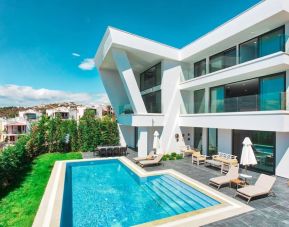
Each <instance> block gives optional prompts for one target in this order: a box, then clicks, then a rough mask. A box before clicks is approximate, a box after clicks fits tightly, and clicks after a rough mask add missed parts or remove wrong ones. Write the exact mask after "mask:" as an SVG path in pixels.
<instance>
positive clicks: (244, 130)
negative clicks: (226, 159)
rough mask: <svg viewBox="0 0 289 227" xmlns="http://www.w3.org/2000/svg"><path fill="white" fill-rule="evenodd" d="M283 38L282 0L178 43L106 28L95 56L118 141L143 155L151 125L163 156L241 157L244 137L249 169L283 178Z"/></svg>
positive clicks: (287, 73) (288, 116)
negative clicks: (189, 150) (195, 152)
mask: <svg viewBox="0 0 289 227" xmlns="http://www.w3.org/2000/svg"><path fill="white" fill-rule="evenodd" d="M200 23H202V22H200ZM288 36H289V1H288V0H265V1H261V2H260V3H259V4H257V5H255V6H254V7H252V8H250V9H248V10H247V11H245V12H243V13H242V14H240V15H238V16H237V17H235V18H233V19H232V20H230V21H228V22H226V23H225V24H223V25H221V26H219V27H217V28H216V29H214V30H213V31H211V32H209V33H208V34H206V35H204V36H202V37H201V38H199V39H197V40H195V41H193V42H192V43H190V44H188V45H187V46H185V47H183V48H181V49H176V48H174V47H171V46H168V45H165V44H162V43H159V42H156V41H153V40H149V39H146V38H143V37H140V36H137V35H134V34H130V33H128V32H125V31H121V30H118V29H115V28H111V27H109V28H108V29H107V31H106V33H105V34H104V37H103V39H102V42H101V44H100V46H99V48H98V50H97V53H96V56H95V63H96V66H97V68H98V70H99V72H100V74H101V78H102V81H103V84H104V86H105V89H106V91H107V94H108V96H109V99H110V102H111V104H112V106H113V108H114V110H115V114H116V117H117V120H118V123H119V128H120V132H121V139H122V143H124V144H127V145H128V146H129V147H133V148H137V149H138V156H146V154H147V153H148V152H149V151H150V150H152V146H153V136H154V135H153V134H154V132H155V131H158V132H159V134H160V143H161V144H160V146H161V150H162V151H163V152H166V153H170V152H180V149H181V148H183V147H184V145H190V146H191V147H194V148H198V149H200V150H202V153H203V154H207V155H212V154H215V153H217V152H224V153H229V154H233V155H236V156H238V158H240V156H241V150H242V141H243V140H244V138H245V137H249V138H250V139H251V140H252V142H253V144H254V151H255V155H256V158H257V161H258V164H257V165H256V166H254V170H256V171H260V172H266V173H269V174H275V175H278V176H282V177H286V178H289V97H288V91H289V55H288V51H289V40H288ZM175 38H176V39H177V38H178V34H176V36H175Z"/></svg>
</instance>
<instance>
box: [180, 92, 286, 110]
mask: <svg viewBox="0 0 289 227" xmlns="http://www.w3.org/2000/svg"><path fill="white" fill-rule="evenodd" d="M287 96H288V93H286V92H276V93H268V94H261V95H247V96H239V97H231V98H224V99H215V100H211V102H210V113H226V112H227V113H228V112H249V111H274V110H286V100H288V97H287ZM194 113H195V111H194V103H193V102H190V103H184V105H183V108H181V114H194Z"/></svg>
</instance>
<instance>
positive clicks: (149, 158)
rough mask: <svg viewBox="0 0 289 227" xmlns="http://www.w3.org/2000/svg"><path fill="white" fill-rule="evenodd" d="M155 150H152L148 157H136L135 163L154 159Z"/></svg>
mask: <svg viewBox="0 0 289 227" xmlns="http://www.w3.org/2000/svg"><path fill="white" fill-rule="evenodd" d="M154 154H155V152H154V151H151V152H150V153H149V154H148V155H147V156H146V157H136V158H134V159H133V160H134V161H135V163H138V162H139V161H144V160H153V159H154Z"/></svg>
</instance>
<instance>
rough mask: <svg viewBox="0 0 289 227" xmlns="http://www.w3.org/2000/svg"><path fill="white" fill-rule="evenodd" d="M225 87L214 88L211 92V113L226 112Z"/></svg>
mask: <svg viewBox="0 0 289 227" xmlns="http://www.w3.org/2000/svg"><path fill="white" fill-rule="evenodd" d="M224 98H225V92H224V86H220V87H214V88H211V90H210V111H211V113H218V112H224Z"/></svg>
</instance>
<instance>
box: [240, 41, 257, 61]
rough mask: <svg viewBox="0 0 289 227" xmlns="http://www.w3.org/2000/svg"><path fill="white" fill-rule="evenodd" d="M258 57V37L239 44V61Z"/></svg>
mask: <svg viewBox="0 0 289 227" xmlns="http://www.w3.org/2000/svg"><path fill="white" fill-rule="evenodd" d="M257 57H258V38H254V39H251V40H249V41H247V42H245V43H242V44H240V47H239V63H243V62H246V61H250V60H253V59H255V58H257Z"/></svg>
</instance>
